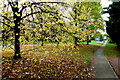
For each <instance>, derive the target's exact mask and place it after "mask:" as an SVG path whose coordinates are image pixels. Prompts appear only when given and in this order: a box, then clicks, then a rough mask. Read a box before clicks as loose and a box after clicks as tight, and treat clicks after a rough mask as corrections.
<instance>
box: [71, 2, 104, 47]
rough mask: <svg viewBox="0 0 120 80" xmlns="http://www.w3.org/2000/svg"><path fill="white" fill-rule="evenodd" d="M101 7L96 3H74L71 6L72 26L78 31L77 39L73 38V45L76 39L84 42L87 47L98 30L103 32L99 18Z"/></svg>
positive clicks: (101, 20) (100, 18)
mask: <svg viewBox="0 0 120 80" xmlns="http://www.w3.org/2000/svg"><path fill="white" fill-rule="evenodd" d="M101 11H102V7H101V5H100V3H98V2H92V3H91V2H82V3H80V2H76V3H74V6H73V13H72V15H71V16H72V18H73V21H72V24H73V25H74V26H76V27H77V28H78V29H77V30H78V32H77V33H79V37H76V36H74V38H75V44H76V43H77V41H78V40H77V39H80V40H82V41H84V40H86V41H87V45H88V44H89V42H90V40H91V38H92V37H93V36H94V35H95V33H96V32H97V30H98V29H100V30H104V25H103V19H102V17H101ZM80 36H81V37H80Z"/></svg>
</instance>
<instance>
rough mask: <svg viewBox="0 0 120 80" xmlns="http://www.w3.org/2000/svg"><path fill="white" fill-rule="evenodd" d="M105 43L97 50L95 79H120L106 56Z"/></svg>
mask: <svg viewBox="0 0 120 80" xmlns="http://www.w3.org/2000/svg"><path fill="white" fill-rule="evenodd" d="M105 45H106V43H104V44H103V45H102V46H101V48H99V49H98V50H97V51H96V52H95V57H94V59H93V61H94V67H95V80H119V79H118V77H117V75H116V73H115V72H114V70H113V68H112V67H111V65H110V63H109V61H108V60H107V58H106V56H104V55H103V50H104V47H105Z"/></svg>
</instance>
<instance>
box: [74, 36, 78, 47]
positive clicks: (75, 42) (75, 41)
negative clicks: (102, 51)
mask: <svg viewBox="0 0 120 80" xmlns="http://www.w3.org/2000/svg"><path fill="white" fill-rule="evenodd" d="M74 39H75V40H74V44H75V45H76V46H77V41H78V38H77V37H74Z"/></svg>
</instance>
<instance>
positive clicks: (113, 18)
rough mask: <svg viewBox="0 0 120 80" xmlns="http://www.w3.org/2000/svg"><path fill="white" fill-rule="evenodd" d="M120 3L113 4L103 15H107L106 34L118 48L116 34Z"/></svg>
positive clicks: (119, 32) (119, 44) (119, 42)
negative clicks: (108, 15)
mask: <svg viewBox="0 0 120 80" xmlns="http://www.w3.org/2000/svg"><path fill="white" fill-rule="evenodd" d="M119 4H120V2H113V3H112V4H111V5H110V6H109V7H108V8H107V11H105V13H109V14H110V17H109V21H106V24H107V28H106V29H107V33H108V34H109V36H110V38H111V39H112V40H113V42H114V43H116V44H117V45H118V46H120V39H119V37H118V34H120V27H119V26H120V24H119V23H120V15H119V13H120V5H119Z"/></svg>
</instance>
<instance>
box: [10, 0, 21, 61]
mask: <svg viewBox="0 0 120 80" xmlns="http://www.w3.org/2000/svg"><path fill="white" fill-rule="evenodd" d="M15 5H17V6H18V2H15V4H14V6H15ZM14 6H12V8H13V15H14V24H15V26H14V35H15V45H14V48H15V54H14V56H13V58H14V59H16V58H21V55H20V41H19V38H20V28H18V27H19V26H20V19H21V17H20V16H18V15H17V14H19V12H18V10H19V9H18V7H14ZM16 13H17V14H16Z"/></svg>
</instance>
